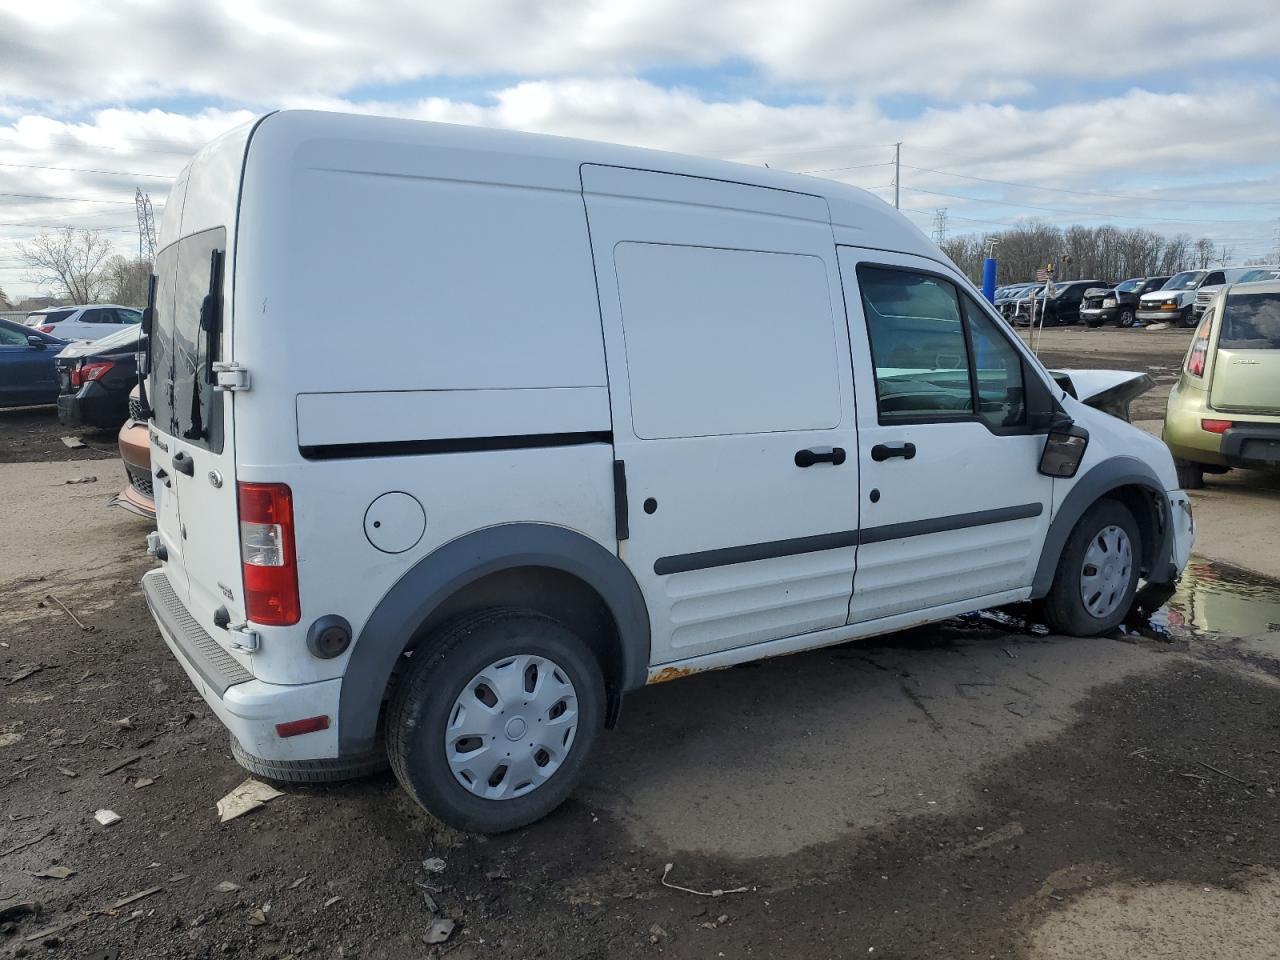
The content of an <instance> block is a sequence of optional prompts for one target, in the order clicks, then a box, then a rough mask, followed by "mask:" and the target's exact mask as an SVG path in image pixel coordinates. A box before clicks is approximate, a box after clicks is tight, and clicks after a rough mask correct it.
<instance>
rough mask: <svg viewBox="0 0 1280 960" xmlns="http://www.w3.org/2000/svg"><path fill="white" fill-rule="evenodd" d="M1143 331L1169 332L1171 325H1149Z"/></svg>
mask: <svg viewBox="0 0 1280 960" xmlns="http://www.w3.org/2000/svg"><path fill="white" fill-rule="evenodd" d="M1143 329H1144V330H1146V331H1147V332H1148V333H1150V332H1151V331H1152V330H1168V329H1169V325H1168V324H1167V323H1148V324H1147V325H1146V326H1145V327H1144V328H1143Z"/></svg>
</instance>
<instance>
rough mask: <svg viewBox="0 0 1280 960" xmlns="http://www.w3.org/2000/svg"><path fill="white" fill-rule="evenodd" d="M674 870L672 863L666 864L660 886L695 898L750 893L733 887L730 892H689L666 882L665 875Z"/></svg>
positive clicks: (689, 890) (741, 888)
mask: <svg viewBox="0 0 1280 960" xmlns="http://www.w3.org/2000/svg"><path fill="white" fill-rule="evenodd" d="M674 868H675V864H674V863H668V864H667V865H666V867H665V868H664V869H663V871H662V885H663V886H664V887H670V888H671V889H672V890H679V891H680V892H681V893H692V894H693V895H694V896H697V897H723V896H724V895H725V894H729V893H749V892H750V890H749V888H747V887H734V888H733V889H732V890H710V891H704V890H691V889H689V888H688V887H680V886H676V885H675V884H674V883H668V882H667V874H669V873H670V872H671V871H672V870H673V869H674Z"/></svg>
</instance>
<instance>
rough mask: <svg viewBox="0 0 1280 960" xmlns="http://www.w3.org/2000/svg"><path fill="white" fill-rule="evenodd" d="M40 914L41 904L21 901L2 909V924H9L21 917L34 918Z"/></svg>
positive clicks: (0, 917)
mask: <svg viewBox="0 0 1280 960" xmlns="http://www.w3.org/2000/svg"><path fill="white" fill-rule="evenodd" d="M39 913H40V904H38V903H37V902H36V901H34V900H19V901H18V902H17V903H11V904H9V905H8V906H6V907H0V923H8V922H9V921H10V920H17V919H19V918H20V917H28V916H30V917H34V916H36V915H37V914H39Z"/></svg>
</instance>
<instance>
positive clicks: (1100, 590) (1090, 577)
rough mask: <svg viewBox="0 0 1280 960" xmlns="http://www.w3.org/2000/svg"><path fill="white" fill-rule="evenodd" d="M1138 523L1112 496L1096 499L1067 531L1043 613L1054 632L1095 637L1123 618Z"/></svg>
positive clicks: (1134, 583) (1137, 549) (1132, 584)
mask: <svg viewBox="0 0 1280 960" xmlns="http://www.w3.org/2000/svg"><path fill="white" fill-rule="evenodd" d="M1141 548H1142V541H1141V539H1140V536H1139V533H1138V524H1137V523H1136V522H1135V521H1134V519H1133V514H1132V513H1130V512H1129V510H1128V508H1127V507H1125V506H1124V505H1123V504H1121V503H1118V502H1116V501H1115V500H1099V501H1098V502H1097V503H1095V504H1094V505H1093V506H1092V507H1090V508H1089V509H1088V510H1087V511H1085V514H1084V516H1083V517H1081V518H1080V522H1079V523H1077V524H1076V526H1075V529H1074V530H1072V531H1071V535H1070V536H1069V537H1067V542H1066V545H1065V546H1064V547H1063V550H1062V557H1061V558H1060V559H1059V560H1058V570H1057V572H1056V573H1055V575H1054V578H1053V586H1051V587H1050V588H1049V593H1048V595H1047V596H1046V597H1045V602H1044V613H1045V620H1046V622H1047V623H1048V625H1049V628H1050V629H1051V630H1053V631H1054V632H1055V633H1065V634H1067V635H1069V636H1073V637H1097V636H1102V635H1104V634H1108V633H1110V632H1111V631H1112V630H1114V629H1115V628H1116V627H1118V626H1120V624H1121V623H1122V622H1123V621H1124V618H1125V615H1126V614H1127V613H1128V612H1129V608H1130V607H1132V606H1133V598H1134V596H1135V594H1136V593H1137V590H1138V569H1139V566H1140V558H1141V556H1142V549H1141Z"/></svg>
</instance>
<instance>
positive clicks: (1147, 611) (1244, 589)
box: [1128, 557, 1280, 656]
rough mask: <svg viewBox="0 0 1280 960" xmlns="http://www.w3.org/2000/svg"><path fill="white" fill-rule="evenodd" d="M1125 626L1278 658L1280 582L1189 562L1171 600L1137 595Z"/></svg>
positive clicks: (1161, 593)
mask: <svg viewBox="0 0 1280 960" xmlns="http://www.w3.org/2000/svg"><path fill="white" fill-rule="evenodd" d="M1128 626H1129V627H1130V629H1138V630H1141V631H1143V632H1152V633H1155V634H1157V635H1164V636H1174V637H1179V638H1190V639H1196V638H1201V639H1211V638H1218V639H1221V638H1239V639H1246V640H1256V641H1258V642H1259V652H1269V653H1272V654H1273V655H1277V656H1280V581H1278V580H1273V579H1271V578H1270V577H1264V576H1262V575H1260V574H1257V573H1252V572H1250V571H1248V570H1243V569H1241V568H1239V567H1233V566H1231V565H1230V564H1226V563H1219V562H1217V561H1214V560H1205V559H1203V558H1200V557H1192V558H1191V561H1190V562H1189V563H1188V564H1187V569H1186V570H1184V571H1183V573H1182V578H1181V579H1180V580H1179V581H1178V584H1177V586H1175V587H1174V588H1173V591H1172V594H1170V592H1169V589H1168V587H1164V588H1163V589H1160V588H1156V587H1154V586H1151V587H1146V588H1143V590H1142V591H1140V592H1139V596H1138V600H1137V603H1136V604H1135V611H1134V614H1133V615H1132V616H1131V618H1130V621H1129V624H1128Z"/></svg>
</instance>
